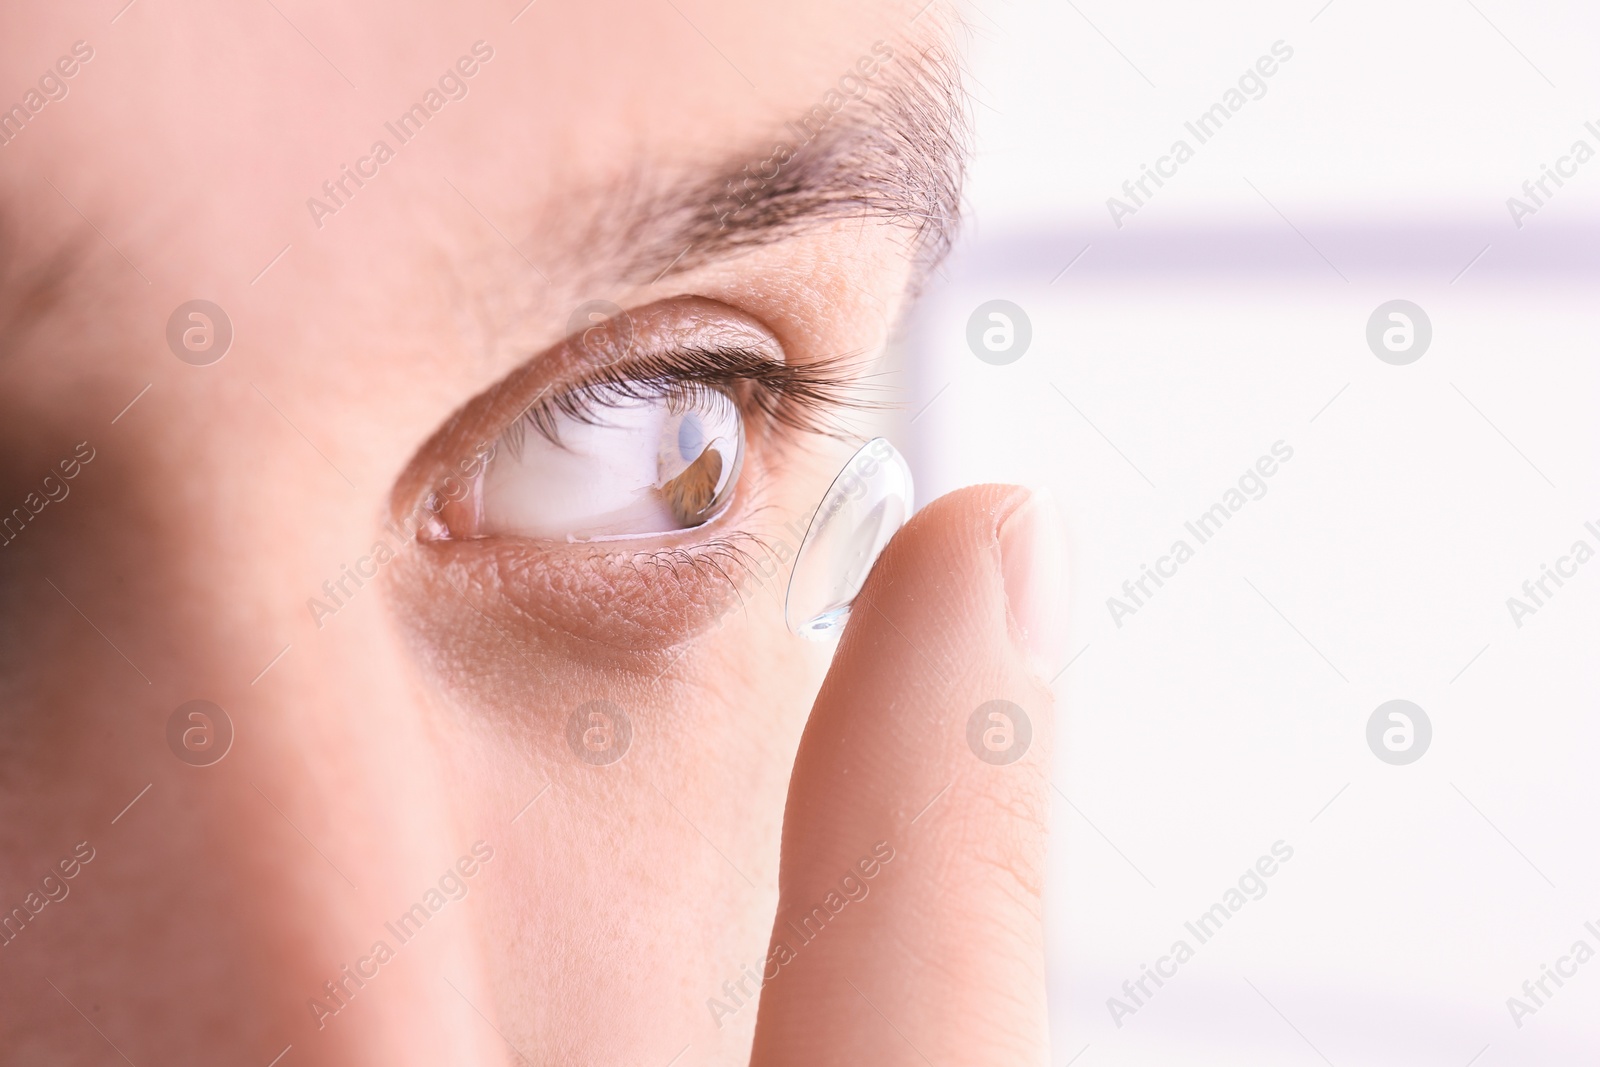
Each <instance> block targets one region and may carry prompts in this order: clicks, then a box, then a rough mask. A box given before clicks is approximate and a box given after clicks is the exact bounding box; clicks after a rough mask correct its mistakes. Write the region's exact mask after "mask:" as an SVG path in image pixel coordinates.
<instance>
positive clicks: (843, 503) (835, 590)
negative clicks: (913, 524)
mask: <svg viewBox="0 0 1600 1067" xmlns="http://www.w3.org/2000/svg"><path fill="white" fill-rule="evenodd" d="M912 506H913V505H912V491H911V468H910V467H909V466H907V465H906V461H905V458H904V457H903V456H901V455H900V453H899V452H897V451H895V447H894V446H893V445H891V444H890V443H889V442H888V441H887V440H885V439H884V438H882V437H874V438H873V439H872V440H870V441H868V442H867V443H866V444H864V445H862V446H861V448H860V449H858V450H857V451H856V454H855V455H853V456H851V457H850V462H848V463H846V464H845V465H844V469H843V470H841V471H840V472H839V475H838V477H836V478H834V480H833V484H832V485H830V486H829V487H828V491H827V492H826V493H825V494H823V497H822V503H821V504H820V505H818V507H817V511H816V514H815V515H813V516H812V517H811V525H810V527H808V528H807V529H806V535H805V538H804V539H803V540H802V541H801V542H800V551H799V553H798V554H797V555H796V556H795V562H794V571H793V573H792V574H791V575H790V576H789V593H788V596H787V597H786V598H785V603H784V621H785V622H787V623H788V624H789V629H791V630H793V631H794V632H795V633H797V634H799V635H801V636H802V637H810V638H814V639H817V640H821V639H823V638H826V637H828V636H830V635H832V634H834V633H835V632H837V631H838V630H839V629H841V628H842V627H843V626H844V624H845V622H846V621H847V620H848V619H849V618H850V604H851V602H853V601H854V600H855V598H856V594H857V593H859V592H861V586H862V584H863V583H865V582H866V580H867V572H869V571H871V570H872V565H873V564H874V563H875V562H877V559H878V553H880V552H882V551H883V547H884V546H885V545H887V544H888V543H889V539H890V538H891V537H893V536H894V535H895V531H897V530H899V529H900V527H901V526H903V525H905V521H906V519H908V518H910V517H911V511H912Z"/></svg>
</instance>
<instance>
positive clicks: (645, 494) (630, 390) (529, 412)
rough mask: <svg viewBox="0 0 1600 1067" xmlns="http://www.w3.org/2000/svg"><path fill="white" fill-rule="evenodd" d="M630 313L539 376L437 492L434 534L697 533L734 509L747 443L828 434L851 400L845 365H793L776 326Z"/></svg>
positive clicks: (542, 537) (592, 538)
mask: <svg viewBox="0 0 1600 1067" xmlns="http://www.w3.org/2000/svg"><path fill="white" fill-rule="evenodd" d="M700 303H703V302H700ZM624 314H627V313H624ZM634 317H635V316H632V315H630V323H629V327H628V328H627V329H626V330H622V331H620V333H622V334H623V335H624V336H626V337H628V338H629V341H628V343H627V344H626V345H623V346H621V350H620V351H618V350H617V348H616V347H615V346H609V347H606V348H603V349H600V350H598V354H599V355H601V356H602V357H603V359H602V360H600V361H595V360H594V359H593V358H592V357H594V356H595V355H596V354H597V352H596V351H595V350H594V349H592V348H591V347H590V346H586V345H585V344H583V342H582V339H581V337H579V338H573V339H570V340H569V341H568V342H567V343H566V344H567V347H568V348H569V349H572V350H575V352H576V354H577V355H578V357H579V358H578V360H577V362H576V365H575V366H574V368H573V373H572V375H571V377H570V379H569V380H566V381H559V380H558V381H552V382H547V383H546V384H545V385H543V386H542V387H541V388H540V389H539V391H538V392H537V394H536V395H535V397H534V398H533V399H532V400H531V401H530V402H529V403H528V405H527V407H526V408H525V409H524V410H522V411H521V413H520V414H518V415H517V416H516V417H515V418H513V419H512V420H511V422H510V423H509V424H508V425H507V426H506V427H505V428H504V429H503V430H502V431H501V432H500V433H499V435H498V437H497V438H496V439H495V440H494V441H493V442H492V444H491V446H490V447H489V448H487V449H483V450H480V458H481V462H480V463H479V464H477V465H476V469H474V470H472V471H471V474H470V476H469V477H466V478H464V479H462V482H463V484H462V485H461V486H453V487H450V488H449V489H447V490H446V491H445V492H444V493H442V494H440V495H437V496H436V497H435V498H434V504H435V506H436V507H437V510H438V518H437V520H436V521H435V522H433V523H430V524H429V528H428V535H429V536H432V537H435V538H450V539H464V538H482V537H513V538H528V539H533V540H539V541H555V542H567V543H576V542H601V541H627V540H648V539H650V538H652V537H664V536H667V535H671V534H677V533H680V532H683V531H688V530H694V529H696V528H697V527H701V526H705V525H707V524H708V523H712V522H714V521H715V520H717V519H718V518H720V517H721V516H722V515H723V514H724V513H725V512H727V511H728V509H729V506H730V505H731V503H732V501H733V499H734V497H735V496H736V494H737V492H738V489H739V485H740V479H741V475H742V474H743V473H744V466H745V457H746V450H747V448H755V449H763V450H765V451H767V452H770V451H772V450H773V449H776V448H780V447H781V446H783V445H784V444H786V443H788V442H786V441H784V440H783V438H784V436H785V435H788V436H794V435H795V434H797V433H810V432H819V433H827V432H828V427H827V425H826V423H827V420H828V417H829V416H830V414H831V413H832V412H833V411H835V410H836V409H838V408H840V407H843V406H845V405H846V403H847V401H846V399H845V397H844V392H845V387H846V381H845V380H844V378H843V376H842V374H841V370H840V368H839V367H837V366H829V365H824V366H816V365H812V366H797V365H794V364H791V363H789V362H788V361H787V360H786V359H785V358H784V354H783V352H782V350H781V349H780V348H779V347H778V346H777V344H776V342H775V341H774V340H772V339H771V338H770V337H763V336H760V335H759V334H757V333H755V332H754V331H750V330H748V329H747V328H746V329H733V330H728V329H718V330H714V331H711V332H709V333H700V332H691V333H690V334H689V335H688V336H684V335H680V334H679V333H677V332H676V331H670V330H669V331H662V330H660V329H655V330H652V329H650V327H651V326H652V325H654V326H659V325H660V316H658V315H657V314H656V313H654V312H650V311H646V312H643V313H637V318H638V320H639V322H638V324H637V326H636V325H635V324H634V323H633V321H632V320H633V318H634ZM739 325H740V326H741V327H748V326H749V325H751V324H749V323H745V322H741V323H739ZM768 458H770V456H769V457H768Z"/></svg>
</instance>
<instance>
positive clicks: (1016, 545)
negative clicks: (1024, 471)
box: [1000, 489, 1067, 679]
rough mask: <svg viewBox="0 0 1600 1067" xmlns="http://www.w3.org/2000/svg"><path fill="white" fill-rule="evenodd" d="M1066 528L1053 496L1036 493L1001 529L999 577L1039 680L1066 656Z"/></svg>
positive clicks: (1043, 491)
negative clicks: (1001, 578) (1003, 583)
mask: <svg viewBox="0 0 1600 1067" xmlns="http://www.w3.org/2000/svg"><path fill="white" fill-rule="evenodd" d="M1065 555H1066V536H1065V527H1064V526H1063V525H1062V522H1061V511H1060V509H1059V508H1058V507H1057V506H1056V499H1055V494H1053V493H1051V492H1050V490H1048V489H1039V490H1034V491H1033V492H1032V493H1030V494H1029V496H1028V499H1026V500H1024V501H1023V502H1022V503H1021V504H1020V505H1018V506H1017V507H1016V509H1015V510H1013V511H1012V512H1011V514H1010V515H1007V516H1006V517H1005V519H1004V520H1003V521H1002V522H1001V524H1000V572H1001V575H1002V577H1003V578H1004V579H1005V587H1006V610H1007V614H1008V615H1010V618H1011V625H1012V627H1013V637H1014V639H1016V640H1017V642H1018V643H1019V644H1020V645H1021V647H1022V651H1023V654H1024V655H1025V656H1026V657H1027V660H1028V665H1029V666H1030V667H1032V668H1033V672H1034V673H1035V674H1037V675H1038V676H1039V677H1040V678H1041V679H1049V678H1051V677H1052V676H1054V674H1055V673H1056V671H1058V670H1060V668H1061V664H1062V662H1063V657H1064V656H1065V653H1066V636H1067V635H1066V621H1067V614H1066V586H1065V578H1066V567H1065V565H1064V564H1065V560H1064V556H1065Z"/></svg>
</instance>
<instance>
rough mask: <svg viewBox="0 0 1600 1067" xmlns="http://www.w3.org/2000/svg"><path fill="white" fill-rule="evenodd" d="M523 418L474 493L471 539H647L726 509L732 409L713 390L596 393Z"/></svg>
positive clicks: (739, 450)
mask: <svg viewBox="0 0 1600 1067" xmlns="http://www.w3.org/2000/svg"><path fill="white" fill-rule="evenodd" d="M549 420H550V421H549V426H550V428H551V429H553V430H554V437H555V440H551V439H550V437H548V436H546V435H545V434H543V433H541V432H540V431H539V429H538V428H537V427H535V426H533V425H531V424H530V423H529V421H528V417H527V416H524V418H523V420H521V421H520V422H519V424H518V425H517V426H516V427H513V431H512V432H508V433H507V435H506V438H505V440H504V441H503V442H502V444H503V447H501V448H498V449H497V450H496V452H495V457H494V459H493V460H492V461H491V462H490V463H489V466H488V469H487V470H486V471H485V472H484V475H483V479H482V481H481V483H480V484H479V486H478V487H477V501H476V508H475V509H474V510H475V511H476V513H477V514H476V518H477V521H476V522H475V523H473V525H474V527H475V529H474V531H473V532H474V533H475V534H477V535H479V536H482V535H493V534H499V535H508V536H513V537H531V538H540V539H545V540H558V541H599V540H620V539H623V538H636V537H647V536H650V535H652V534H664V533H671V532H675V531H679V530H686V529H692V528H693V527H696V526H701V525H704V524H705V523H707V522H710V521H711V520H712V519H714V518H716V517H717V516H718V515H720V514H721V513H722V511H723V510H724V509H725V508H726V507H727V505H728V502H729V501H730V500H731V498H732V495H733V489H734V486H735V484H736V483H737V482H738V479H739V469H740V467H741V465H742V464H743V461H744V422H743V419H742V418H741V416H740V413H739V408H738V405H737V404H735V403H734V401H733V399H732V398H731V397H729V396H728V395H727V394H725V393H723V392H721V391H719V390H716V389H711V388H704V387H679V388H676V389H673V390H670V391H666V390H663V395H659V396H651V395H638V390H637V389H635V390H630V391H629V392H628V393H624V392H622V391H620V390H618V389H615V388H612V387H600V388H597V389H594V390H592V391H590V392H589V393H587V394H586V395H584V397H583V398H582V402H581V405H580V406H579V408H578V410H577V411H576V412H574V411H568V410H564V409H563V410H556V411H552V412H550V413H549Z"/></svg>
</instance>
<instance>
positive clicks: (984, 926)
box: [752, 486, 1051, 1067]
mask: <svg viewBox="0 0 1600 1067" xmlns="http://www.w3.org/2000/svg"><path fill="white" fill-rule="evenodd" d="M1027 500H1028V493H1027V491H1026V490H1022V489H1017V488H1015V487H1008V486H977V487H974V488H971V489H965V490H961V491H959V492H956V493H952V494H950V495H949V496H946V497H943V498H941V499H939V500H937V501H935V502H934V503H932V504H930V505H929V506H928V507H927V508H925V509H924V510H923V511H922V512H920V513H919V514H918V515H917V516H916V517H915V518H913V519H912V521H911V522H910V523H908V524H907V526H906V527H905V529H903V530H902V531H901V532H900V533H899V534H898V535H897V536H896V537H895V539H894V541H893V542H891V543H890V545H889V547H888V548H887V549H886V550H885V552H884V555H883V557H882V558H881V559H880V561H879V562H878V564H877V566H876V567H875V568H874V570H873V572H872V575H871V577H870V578H869V580H868V582H867V585H866V587H865V588H864V589H863V591H862V595H861V597H860V598H859V599H858V600H857V602H856V606H855V608H854V610H853V612H852V616H851V621H850V624H849V626H848V628H847V630H846V632H845V634H844V637H843V639H842V641H841V644H840V647H839V650H838V654H837V656H836V658H835V660H834V664H833V667H832V669H831V670H830V672H829V674H828V677H827V680H826V681H825V683H824V684H823V687H822V690H821V693H820V694H819V696H818V698H817V702H816V705H815V707H814V709H813V711H812V714H811V719H810V721H809V722H808V724H807V726H806V730H805V734H804V737H803V739H802V741H801V745H800V751H799V756H798V759H797V761H796V764H795V769H794V776H793V779H792V781H791V784H790V789H789V799H788V807H787V809H786V812H785V817H784V830H783V855H782V864H781V868H780V876H779V894H780V902H779V908H778V915H777V920H776V922H775V924H774V928H773V938H772V948H771V952H770V953H769V955H768V958H767V961H766V967H765V971H764V974H763V977H764V979H765V980H766V981H765V984H764V987H763V989H762V993H761V1006H760V1014H759V1018H758V1022H757V1028H756V1042H755V1054H754V1057H753V1059H752V1062H753V1063H754V1064H756V1065H758V1067H776V1065H787V1064H806V1065H815V1064H834V1063H850V1062H859V1063H871V1064H875V1065H896V1064H907V1065H911V1064H917V1065H927V1064H935V1065H939V1067H943V1065H944V1064H952V1065H954V1064H961V1065H964V1067H974V1065H985V1064H996V1065H999V1064H1005V1065H1007V1067H1012V1065H1016V1064H1024V1063H1042V1062H1045V1058H1046V1056H1047V1049H1048V1034H1047V1026H1046V1021H1045V1020H1046V1015H1045V993H1044V989H1045V966H1044V950H1043V934H1042V929H1041V912H1042V908H1041V889H1042V882H1043V872H1044V863H1045V843H1046V817H1047V812H1048V809H1049V800H1048V796H1047V791H1048V789H1049V779H1048V776H1047V773H1046V771H1045V768H1047V767H1048V766H1049V736H1048V735H1049V732H1050V731H1049V727H1050V711H1051V694H1050V691H1049V689H1048V688H1047V687H1046V686H1045V685H1044V684H1043V683H1042V682H1040V681H1039V680H1038V679H1037V678H1035V677H1034V676H1033V675H1032V673H1031V672H1030V670H1029V668H1028V665H1027V660H1026V658H1025V656H1024V654H1023V652H1022V651H1021V650H1020V649H1019V648H1018V646H1017V644H1016V640H1015V637H1016V633H1017V627H1016V625H1015V621H1014V620H1010V619H1008V615H1007V601H1006V593H1005V582H1004V580H1003V578H1002V572H1001V549H1000V540H999V536H998V534H999V531H1000V529H1001V527H1002V526H1003V524H1004V523H1005V521H1006V520H1007V519H1008V518H1010V517H1012V516H1014V515H1017V514H1020V512H1021V507H1022V505H1023V504H1024V503H1025V502H1026V501H1027ZM997 699H998V700H1008V701H1011V702H1013V703H1015V704H1016V705H1019V706H1020V707H1021V708H1022V709H1023V711H1024V713H1025V715H1026V717H1027V719H1028V721H1029V723H1030V725H1031V728H1032V738H1031V742H1030V743H1029V745H1028V747H1027V749H1026V751H1025V752H1024V754H1023V755H1022V756H1021V758H1019V759H1017V760H1016V761H1015V762H1011V763H1007V764H998V763H992V762H985V761H984V760H983V759H981V758H980V757H979V756H978V755H977V754H976V753H975V751H974V748H973V747H972V746H970V745H969V742H968V723H969V719H970V718H972V716H973V713H974V711H975V710H976V709H978V708H979V706H980V705H983V704H985V703H987V702H989V701H993V700H997ZM1018 736H1020V733H1019V734H1018ZM978 748H979V749H980V750H982V749H983V745H982V744H981V743H980V744H979V745H978ZM992 755H993V754H992V753H991V756H992Z"/></svg>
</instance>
